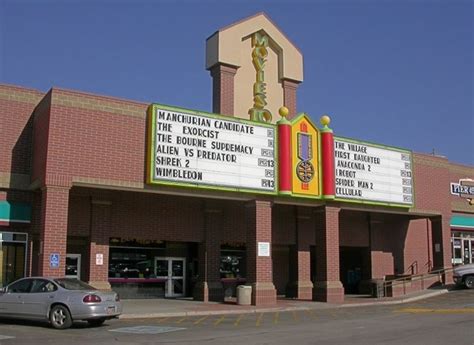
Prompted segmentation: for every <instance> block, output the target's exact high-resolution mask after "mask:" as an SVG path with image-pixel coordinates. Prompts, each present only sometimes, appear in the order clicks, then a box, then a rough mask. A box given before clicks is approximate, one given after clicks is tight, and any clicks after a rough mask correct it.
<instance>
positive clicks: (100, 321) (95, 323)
mask: <svg viewBox="0 0 474 345" xmlns="http://www.w3.org/2000/svg"><path fill="white" fill-rule="evenodd" d="M87 322H88V323H89V325H90V326H92V327H99V326H100V325H102V324H103V323H104V322H105V319H92V320H87Z"/></svg>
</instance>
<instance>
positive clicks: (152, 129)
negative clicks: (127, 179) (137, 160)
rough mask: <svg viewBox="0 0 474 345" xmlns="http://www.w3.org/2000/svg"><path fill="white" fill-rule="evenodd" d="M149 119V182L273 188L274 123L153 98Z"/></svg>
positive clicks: (274, 184)
mask: <svg viewBox="0 0 474 345" xmlns="http://www.w3.org/2000/svg"><path fill="white" fill-rule="evenodd" d="M148 119H149V127H148V129H149V136H148V138H149V142H148V160H149V162H148V174H147V182H148V183H151V184H173V185H184V186H192V187H212V188H216V187H217V188H224V189H233V190H248V191H257V192H263V193H276V186H277V183H276V160H275V147H276V142H275V140H276V137H275V136H276V134H275V127H274V126H273V125H266V124H255V123H253V122H250V121H244V120H237V119H235V118H232V119H231V118H229V117H224V116H217V115H213V114H207V113H202V112H195V111H191V110H184V109H178V108H170V107H166V106H161V105H156V104H154V105H151V106H150V107H149V109H148Z"/></svg>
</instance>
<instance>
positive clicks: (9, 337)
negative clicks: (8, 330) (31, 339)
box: [0, 334, 15, 340]
mask: <svg viewBox="0 0 474 345" xmlns="http://www.w3.org/2000/svg"><path fill="white" fill-rule="evenodd" d="M13 338H15V337H13V336H10V335H2V334H0V340H5V339H13Z"/></svg>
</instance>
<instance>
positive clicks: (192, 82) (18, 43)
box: [0, 0, 474, 165]
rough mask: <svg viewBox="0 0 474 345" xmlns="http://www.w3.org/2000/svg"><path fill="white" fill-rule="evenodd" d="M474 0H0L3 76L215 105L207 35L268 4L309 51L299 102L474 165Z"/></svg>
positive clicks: (370, 136)
mask: <svg viewBox="0 0 474 345" xmlns="http://www.w3.org/2000/svg"><path fill="white" fill-rule="evenodd" d="M473 4H474V2H473V1H472V0H398V1H396V0H352V1H350V0H324V1H318V0H315V1H309V0H308V1H297V0H295V1H290V0H286V1H278V0H277V1H267V2H263V1H223V0H221V1H206V0H200V1H198V0H196V1H191V0H188V1H140V0H137V1H132V0H129V1H120V0H115V1H112V0H102V1H100V0H99V1H87V0H82V1H67V0H63V1H47V0H44V1H40V0H37V1H22V0H17V1H13V0H0V83H6V84H14V85H19V86H24V87H28V88H34V89H38V90H40V91H44V92H45V91H47V90H48V89H50V88H51V87H53V86H54V87H59V88H66V89H72V90H79V91H85V92H90V93H97V94H102V95H108V96H114V97H120V98H125V99H131V100H137V101H143V102H149V103H151V102H158V103H163V104H169V105H175V106H181V107H186V108H192V109H198V110H204V111H210V110H211V103H212V96H211V95H212V89H211V86H212V84H211V77H210V75H209V72H208V71H206V70H205V67H204V65H205V40H206V38H207V37H208V36H210V35H211V34H212V33H214V32H215V31H216V30H218V29H219V28H221V27H224V26H227V25H229V24H231V23H233V22H235V21H237V20H240V19H242V18H245V17H248V16H251V15H253V14H255V13H257V12H261V11H264V12H265V13H266V14H267V15H268V16H269V17H270V18H271V19H272V20H273V21H274V23H276V24H277V25H278V26H279V27H280V29H281V30H282V31H283V32H284V33H285V34H286V36H287V37H288V38H289V39H290V40H291V41H292V42H293V43H294V44H295V45H296V46H297V47H298V48H299V49H300V50H301V52H302V53H303V56H304V79H305V80H304V82H303V83H302V84H301V85H300V87H299V91H298V111H304V112H306V113H309V114H310V115H311V116H312V117H313V119H315V120H317V119H319V117H320V116H321V115H322V114H325V113H327V114H329V115H330V116H331V118H332V123H331V127H332V128H333V129H334V131H335V133H336V135H341V136H346V137H351V138H355V139H360V140H366V141H371V142H376V143H380V144H384V145H393V146H398V147H403V148H407V149H411V150H413V151H416V152H424V153H430V154H431V153H433V150H434V152H435V153H436V154H439V155H444V156H447V157H448V158H449V160H450V161H453V162H458V163H463V164H469V165H473V164H474V140H473V138H474V136H473V129H474V119H473V118H474V106H473V95H474V93H473V79H474V78H473V73H474V72H473V47H474V42H473V32H474V28H473V23H474V13H473V6H474V5H473Z"/></svg>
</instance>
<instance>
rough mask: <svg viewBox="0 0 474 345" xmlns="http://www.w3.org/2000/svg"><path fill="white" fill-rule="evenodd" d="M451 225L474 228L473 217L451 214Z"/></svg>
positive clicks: (453, 226)
mask: <svg viewBox="0 0 474 345" xmlns="http://www.w3.org/2000/svg"><path fill="white" fill-rule="evenodd" d="M451 227H452V228H465V229H466V228H467V229H474V217H465V216H452V217H451Z"/></svg>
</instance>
